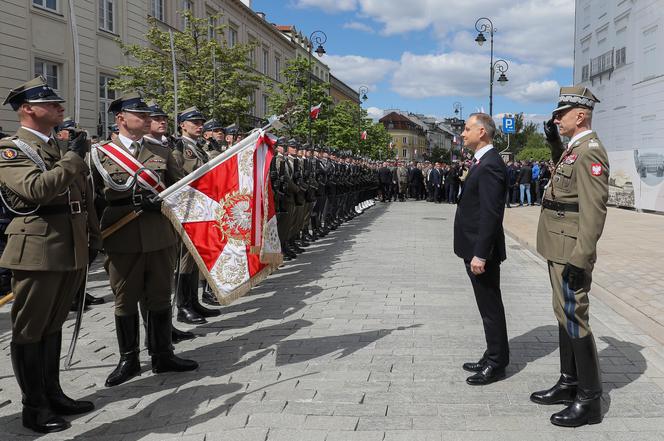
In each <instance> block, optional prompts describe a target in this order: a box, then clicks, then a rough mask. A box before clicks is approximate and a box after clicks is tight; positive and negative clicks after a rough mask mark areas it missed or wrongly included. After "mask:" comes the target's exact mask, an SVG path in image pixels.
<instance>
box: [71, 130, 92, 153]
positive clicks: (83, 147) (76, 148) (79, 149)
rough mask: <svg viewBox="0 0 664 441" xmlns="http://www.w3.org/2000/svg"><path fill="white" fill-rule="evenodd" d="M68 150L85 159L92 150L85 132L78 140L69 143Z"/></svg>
mask: <svg viewBox="0 0 664 441" xmlns="http://www.w3.org/2000/svg"><path fill="white" fill-rule="evenodd" d="M67 150H69V151H72V152H74V153H76V154H77V155H78V156H80V157H81V158H85V155H86V154H87V153H88V151H89V150H90V144H89V143H88V139H87V134H86V133H85V132H79V134H78V135H77V136H76V138H74V139H72V140H71V141H69V143H68V146H67Z"/></svg>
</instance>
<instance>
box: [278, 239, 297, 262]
mask: <svg viewBox="0 0 664 441" xmlns="http://www.w3.org/2000/svg"><path fill="white" fill-rule="evenodd" d="M281 253H282V254H283V255H284V258H285V259H286V260H291V259H295V258H296V257H297V254H295V251H293V250H291V249H290V246H288V243H287V242H283V243H282V244H281Z"/></svg>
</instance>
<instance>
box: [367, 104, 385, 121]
mask: <svg viewBox="0 0 664 441" xmlns="http://www.w3.org/2000/svg"><path fill="white" fill-rule="evenodd" d="M367 114H368V116H369V118H371V119H372V120H374V121H378V120H379V119H381V118H382V117H383V116H385V111H384V110H383V109H379V108H378V107H368V108H367Z"/></svg>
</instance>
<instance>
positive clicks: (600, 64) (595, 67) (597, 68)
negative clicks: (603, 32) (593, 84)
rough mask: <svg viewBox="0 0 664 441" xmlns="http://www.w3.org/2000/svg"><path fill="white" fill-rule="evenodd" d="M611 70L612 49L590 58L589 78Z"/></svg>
mask: <svg viewBox="0 0 664 441" xmlns="http://www.w3.org/2000/svg"><path fill="white" fill-rule="evenodd" d="M611 71H613V49H611V50H610V51H608V52H604V53H603V54H602V55H600V56H599V57H595V58H593V59H591V60H590V78H594V77H597V76H600V75H602V74H603V73H606V72H611Z"/></svg>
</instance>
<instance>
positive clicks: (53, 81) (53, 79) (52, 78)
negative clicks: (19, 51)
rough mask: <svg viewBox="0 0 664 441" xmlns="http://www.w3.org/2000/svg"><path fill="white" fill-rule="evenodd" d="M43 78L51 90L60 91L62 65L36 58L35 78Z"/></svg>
mask: <svg viewBox="0 0 664 441" xmlns="http://www.w3.org/2000/svg"><path fill="white" fill-rule="evenodd" d="M39 75H41V76H43V77H44V78H45V79H46V84H48V87H50V88H51V89H55V90H58V89H60V87H59V86H60V64H58V63H54V62H52V61H46V60H41V59H39V58H35V76H39Z"/></svg>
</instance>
